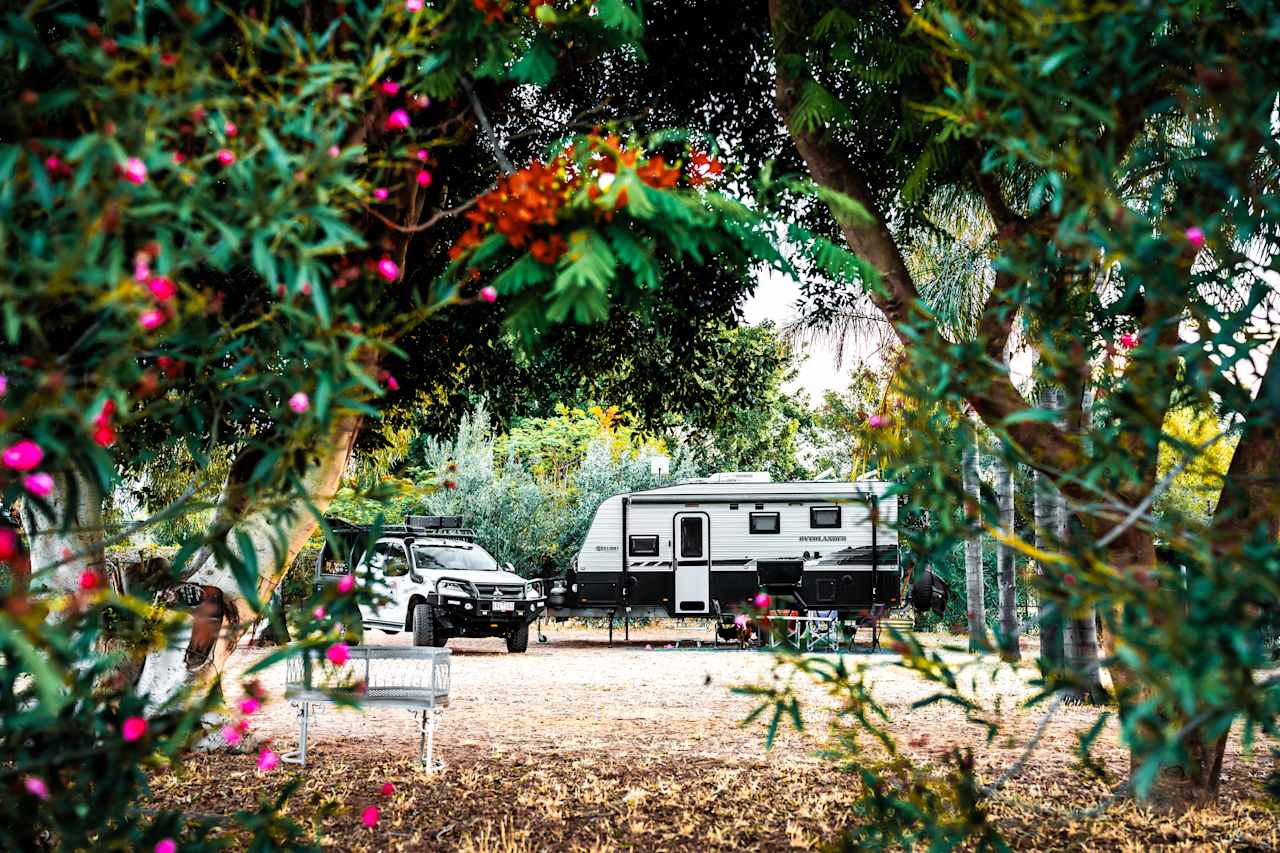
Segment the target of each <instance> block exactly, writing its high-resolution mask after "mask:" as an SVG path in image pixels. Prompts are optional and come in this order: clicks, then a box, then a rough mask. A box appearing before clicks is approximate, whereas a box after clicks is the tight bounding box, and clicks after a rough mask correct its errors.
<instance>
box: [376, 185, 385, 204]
mask: <svg viewBox="0 0 1280 853" xmlns="http://www.w3.org/2000/svg"><path fill="white" fill-rule="evenodd" d="M373 197H374V198H376V199H377V200H378V201H386V200H387V188H386V187H378V188H377V189H376V190H374V191H373Z"/></svg>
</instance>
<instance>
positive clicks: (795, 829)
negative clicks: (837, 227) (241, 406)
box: [152, 622, 1280, 850]
mask: <svg viewBox="0 0 1280 853" xmlns="http://www.w3.org/2000/svg"><path fill="white" fill-rule="evenodd" d="M547 634H548V637H549V640H550V642H549V643H547V644H537V643H534V642H532V641H531V643H530V646H529V651H528V653H526V654H523V655H513V654H508V653H507V652H506V651H505V648H504V647H503V644H502V641H501V640H466V639H462V640H453V641H451V642H450V644H449V646H450V648H451V649H452V650H453V656H452V681H453V683H452V690H451V699H450V706H449V709H448V711H447V712H446V713H445V715H444V718H443V724H442V726H441V728H440V729H439V733H438V741H437V749H438V754H439V755H440V756H442V757H443V758H444V760H445V761H446V762H447V764H448V767H447V769H446V770H445V771H444V772H443V773H440V774H437V775H434V776H432V775H427V774H426V773H424V772H423V771H421V770H420V769H418V768H417V766H416V756H417V746H418V737H417V732H416V729H415V726H414V723H413V720H412V719H411V717H410V715H409V713H408V712H406V711H399V710H379V711H368V712H361V711H350V710H343V711H339V710H333V709H328V708H326V709H325V710H324V711H322V713H321V714H320V715H319V716H318V718H316V719H315V721H314V722H313V724H312V728H311V745H310V748H309V754H308V767H307V769H306V770H305V771H300V772H301V774H302V777H303V780H304V781H303V786H302V789H301V790H300V791H299V792H298V794H296V795H295V798H294V800H293V801H292V803H293V804H292V806H291V813H292V815H293V816H294V817H295V818H297V819H299V820H303V821H309V822H312V823H314V825H315V828H316V831H317V832H318V834H319V836H320V838H321V841H322V843H324V844H325V845H326V846H328V847H331V848H333V849H354V850H388V849H392V850H434V849H459V850H604V849H635V850H713V849H715V850H727V849H771V850H772V849H788V848H800V849H812V848H821V847H826V846H828V845H830V844H832V843H837V842H838V841H839V835H840V829H841V827H843V826H845V825H846V824H847V822H848V821H849V819H850V818H849V816H848V804H849V803H850V802H851V800H852V799H853V797H854V792H855V790H856V786H857V783H856V780H855V779H854V778H853V777H851V776H850V775H848V774H846V773H844V772H842V771H840V770H839V769H837V768H836V767H834V766H833V765H831V764H830V763H828V762H826V761H824V760H823V759H821V758H820V757H819V756H818V755H817V754H816V753H817V751H818V750H819V749H820V748H821V747H822V746H823V745H824V743H825V742H826V740H827V736H828V731H827V723H828V721H829V719H830V716H829V710H828V709H829V708H830V707H831V704H832V703H831V701H830V699H828V698H827V697H825V696H824V695H823V694H822V693H821V691H820V690H819V689H818V688H816V687H815V686H813V685H811V684H803V683H800V692H801V696H802V704H801V706H802V709H803V710H804V712H805V720H806V723H807V725H806V730H805V732H804V733H797V732H795V731H794V730H792V729H791V728H788V727H784V729H783V730H782V732H781V734H780V736H779V738H778V741H777V742H776V743H775V745H774V748H773V749H772V750H766V749H765V745H764V723H763V722H762V721H758V722H757V723H754V724H752V725H750V726H745V727H744V726H743V725H742V721H743V719H744V718H745V717H746V716H747V715H748V714H749V713H750V711H751V709H752V708H753V707H754V701H753V699H752V698H751V697H747V696H742V695H738V694H735V693H732V692H731V690H730V688H731V687H733V686H738V685H748V684H764V683H766V682H768V681H769V679H771V678H772V677H773V676H774V672H773V667H774V661H775V659H774V656H773V655H770V654H768V653H764V652H759V651H749V650H748V651H741V650H736V649H735V650H725V649H723V648H722V649H719V650H713V649H712V648H710V646H711V634H710V633H709V628H708V627H707V626H705V625H702V624H700V623H692V622H691V623H687V624H680V623H670V624H663V625H659V626H655V627H650V628H645V629H633V630H632V632H631V642H630V643H629V644H622V643H616V644H615V645H614V647H612V648H610V647H608V646H607V643H606V634H605V632H604V631H603V630H590V629H584V628H568V627H554V626H552V627H548V629H547ZM618 638H620V632H619V635H618ZM367 639H368V641H369V642H372V643H376V644H379V645H381V644H388V645H408V644H409V643H410V640H409V637H408V635H405V634H400V635H397V636H393V637H392V636H384V635H381V634H378V633H374V634H372V635H371V636H370V637H368V638H367ZM949 639H950V638H941V637H940V638H938V640H937V641H938V642H939V643H941V642H945V641H949ZM676 640H682V641H684V642H682V643H681V647H680V648H677V649H669V648H665V646H666V644H668V643H672V642H674V641H676ZM698 641H701V642H702V643H703V648H697V647H696V646H693V644H694V643H696V642H698ZM690 646H693V647H690ZM863 651H864V652H865V648H864V649H863ZM1028 651H1032V650H1031V647H1030V646H1028ZM263 654H266V652H264V651H262V650H258V649H248V648H246V649H243V650H241V652H239V653H238V654H237V655H236V657H235V658H234V659H233V663H232V666H231V668H230V671H229V672H228V678H227V679H226V681H225V683H226V685H227V688H228V696H229V698H231V699H233V700H234V699H235V698H236V694H235V689H236V688H235V686H234V685H235V684H236V683H237V682H238V681H239V676H240V673H241V672H243V670H244V669H245V668H247V667H248V666H250V665H251V664H252V663H253V662H254V661H256V660H258V659H259V658H260V657H261V656H262V655H263ZM1030 656H1034V652H1033V651H1032V654H1031V655H1030ZM846 657H847V660H849V661H850V662H853V663H866V664H867V665H869V666H870V668H871V671H872V675H871V680H872V682H873V684H874V690H875V694H876V696H877V697H878V698H879V700H880V701H881V702H882V703H883V704H885V705H886V706H887V707H888V709H889V710H890V712H891V713H892V714H893V716H894V719H895V730H896V731H897V733H898V734H899V735H900V740H901V741H902V742H903V744H904V745H906V744H909V746H907V747H906V748H907V749H908V751H909V752H911V753H912V754H913V756H914V757H917V758H921V759H929V758H931V757H934V756H937V755H940V754H942V753H943V752H945V751H946V750H948V749H949V748H950V747H951V746H953V745H956V744H969V745H973V746H974V748H975V752H976V754H977V756H978V759H979V760H978V765H979V767H980V768H981V772H982V775H983V776H984V777H985V778H987V779H993V778H995V777H997V776H999V775H1000V773H1001V772H1002V771H1003V770H1004V769H1005V768H1006V767H1007V766H1008V765H1009V764H1010V763H1011V762H1013V761H1014V760H1016V759H1017V757H1018V756H1019V755H1020V754H1021V753H1022V750H1023V746H1024V744H1025V743H1026V742H1027V741H1028V739H1029V738H1030V737H1031V735H1032V733H1033V732H1034V730H1035V729H1036V726H1037V725H1038V723H1039V722H1040V718H1041V716H1042V711H1040V710H1030V711H1027V710H1022V709H1020V708H1019V707H1018V706H1019V704H1020V700H1021V699H1023V698H1025V697H1026V696H1028V695H1030V693H1031V689H1030V688H1029V687H1028V686H1027V685H1026V683H1025V678H1026V677H1029V674H1030V673H1029V670H1027V669H1024V670H1021V671H1019V672H1012V671H1010V670H1009V668H1007V667H1001V668H999V669H997V667H995V666H994V665H993V664H982V665H979V666H977V667H975V668H974V670H973V673H972V677H971V678H970V679H969V683H968V684H967V685H966V686H967V688H968V689H970V690H972V691H974V693H975V695H977V696H980V697H983V698H984V699H985V701H986V703H988V705H989V706H991V707H993V708H994V709H995V710H996V712H997V714H998V716H999V717H1000V719H1001V720H1002V723H1003V724H1004V726H1005V731H1006V732H1007V733H1008V734H1005V735H1002V736H1001V737H1000V738H997V739H996V741H994V742H993V743H991V744H989V745H988V744H984V742H983V741H984V738H983V735H982V733H981V732H980V731H978V730H976V729H975V728H974V727H973V726H971V725H969V724H968V723H966V722H965V720H964V716H963V714H962V713H961V712H960V711H959V710H958V709H956V708H955V707H954V706H951V705H948V704H946V703H936V704H933V705H930V706H927V707H925V708H921V709H916V710H913V709H912V708H911V704H912V703H913V702H916V701H917V700H919V699H921V698H924V697H926V696H927V695H929V693H930V692H931V690H930V688H929V687H928V686H927V685H926V684H924V683H923V682H921V681H920V680H919V679H918V678H916V677H915V676H913V675H911V674H910V673H906V672H904V671H902V670H900V669H899V668H897V667H895V666H893V663H894V661H895V660H896V656H895V655H892V654H875V655H870V654H866V653H854V654H852V655H847V656H846ZM960 657H963V656H962V655H959V654H958V653H957V658H960ZM261 681H262V684H263V685H264V686H265V687H266V688H267V690H268V692H269V694H270V695H271V696H274V697H276V701H273V702H270V703H269V704H268V705H267V706H266V707H265V708H264V709H263V710H262V711H260V712H259V713H258V714H255V715H254V718H253V722H254V730H255V731H256V732H258V733H260V734H261V735H264V736H266V737H268V738H270V739H271V745H272V748H273V749H275V750H277V751H278V752H284V751H286V750H289V749H293V748H294V745H295V743H296V739H297V724H296V718H295V716H294V710H293V709H292V708H291V707H290V706H289V705H288V703H286V702H284V701H283V700H282V699H281V698H279V697H282V696H283V689H284V667H283V666H277V667H274V668H272V669H271V670H269V671H267V672H266V673H265V676H264V677H262V679H261ZM997 696H1001V697H1003V698H1002V699H1001V700H999V702H997V701H996V699H995V697H997ZM1098 713H1099V711H1098V709H1090V708H1081V707H1065V706H1064V707H1062V708H1061V709H1060V710H1059V711H1058V712H1057V713H1056V714H1055V716H1054V718H1053V720H1052V721H1051V722H1050V723H1049V725H1048V727H1047V729H1046V732H1045V737H1044V739H1043V741H1042V744H1041V746H1040V748H1039V749H1038V750H1037V751H1036V752H1035V753H1034V754H1033V755H1032V757H1031V759H1030V760H1029V761H1028V763H1027V766H1026V767H1025V768H1024V770H1023V772H1021V773H1020V774H1019V775H1018V776H1017V778H1016V779H1014V780H1013V781H1011V782H1010V783H1009V784H1008V785H1007V786H1006V787H1005V788H1004V789H1003V790H1002V791H1001V793H1000V795H999V796H998V798H997V799H996V801H995V803H994V804H993V806H992V809H991V814H992V819H993V820H995V821H996V822H997V824H998V826H999V827H1000V829H1001V831H1002V832H1003V833H1004V834H1005V836H1006V837H1007V838H1008V839H1009V840H1010V842H1011V843H1012V844H1013V845H1014V846H1016V847H1019V848H1023V849H1049V848H1056V849H1096V850H1117V849H1132V850H1138V849H1153V848H1154V849H1224V850H1226V849H1231V850H1237V849H1263V850H1272V849H1280V810H1277V807H1276V804H1275V803H1273V802H1270V801H1267V800H1266V799H1265V798H1264V797H1263V796H1262V795H1261V793H1260V789H1259V781H1260V780H1261V779H1262V778H1263V777H1265V776H1266V774H1267V773H1268V772H1269V770H1270V765H1271V760H1272V759H1271V758H1270V756H1269V754H1268V750H1267V748H1266V746H1265V745H1263V746H1261V747H1259V748H1255V750H1254V752H1253V753H1252V754H1245V753H1243V752H1242V750H1241V744H1240V742H1239V738H1238V737H1236V738H1233V740H1232V743H1231V745H1230V747H1229V749H1228V753H1227V758H1226V764H1225V768H1226V769H1225V772H1224V795H1223V797H1222V800H1221V803H1220V805H1219V806H1217V807H1215V808H1214V809H1210V810H1201V811H1198V812H1196V813H1195V814H1193V815H1179V816H1175V817H1156V816H1151V815H1146V814H1143V813H1141V812H1139V811H1137V810H1136V809H1134V808H1133V807H1132V806H1131V805H1129V804H1127V803H1120V804H1118V805H1116V806H1113V807H1111V808H1110V809H1108V810H1107V811H1106V812H1105V814H1104V815H1103V816H1102V817H1101V818H1098V819H1094V820H1085V819H1079V817H1078V815H1077V814H1076V813H1075V811H1074V810H1080V809H1085V808H1088V807H1090V806H1092V805H1094V804H1096V803H1097V802H1099V801H1100V800H1102V799H1103V798H1104V796H1105V795H1106V786H1105V785H1103V784H1101V783H1097V782H1094V783H1089V782H1085V781H1083V780H1082V777H1081V776H1080V774H1079V773H1078V772H1077V770H1076V769H1075V767H1074V758H1073V754H1072V751H1071V746H1072V744H1073V738H1074V736H1075V735H1076V734H1077V733H1078V732H1081V731H1084V730H1086V729H1087V728H1088V727H1089V726H1091V725H1092V724H1093V723H1094V722H1095V720H1096V719H1097V715H1098ZM1116 738H1117V732H1116V726H1115V723H1114V722H1112V723H1110V724H1109V725H1108V727H1107V729H1106V730H1105V732H1104V733H1103V735H1102V736H1101V738H1100V748H1099V750H1098V754H1099V755H1100V756H1101V757H1103V759H1104V760H1105V763H1106V765H1107V768H1108V770H1109V771H1111V772H1112V773H1113V774H1115V776H1116V777H1117V778H1123V774H1124V772H1125V770H1126V768H1127V757H1126V755H1125V754H1124V753H1123V752H1122V751H1121V750H1120V748H1119V747H1118V746H1117V742H1116ZM295 772H299V771H297V770H296V768H294V767H292V766H288V765H281V767H280V768H279V769H277V770H275V771H273V772H272V773H270V774H261V773H259V772H258V771H257V770H256V768H255V760H254V757H253V756H246V755H231V754H222V753H218V754H211V755H198V756H195V757H193V758H192V759H190V760H189V761H187V762H186V763H184V764H183V765H182V766H181V767H179V768H177V769H175V770H172V771H164V772H161V773H158V774H157V775H156V776H155V777H154V778H153V783H152V784H153V791H154V800H155V803H156V805H162V806H166V807H172V806H182V807H186V808H192V809H199V810H209V809H212V810H214V811H215V813H216V812H224V813H229V812H231V811H233V810H234V809H236V808H243V807H245V806H246V805H248V804H249V803H250V802H251V801H250V800H249V799H247V798H246V791H253V792H255V793H257V794H258V795H259V796H265V795H267V794H269V793H271V792H272V791H275V790H276V789H278V787H279V786H280V785H281V784H283V783H284V781H285V780H287V779H288V778H289V777H290V776H291V775H292V774H293V773H295ZM209 778H218V779H219V780H221V782H222V784H219V786H218V789H217V792H216V793H215V794H214V798H213V800H212V801H210V799H209V798H208V796H207V795H205V794H204V793H203V792H202V788H203V785H202V784H200V782H199V780H207V779H209ZM388 781H389V782H392V783H393V784H394V785H395V786H396V793H395V794H394V795H392V796H390V797H385V796H383V795H382V794H381V793H380V788H381V786H382V785H383V783H385V782H388ZM370 804H374V805H378V806H379V808H380V809H381V812H382V815H381V819H380V821H379V822H378V824H377V825H376V826H375V827H373V828H367V827H365V826H364V825H362V824H361V822H360V817H359V816H360V812H361V811H362V810H363V809H364V808H365V807H366V806H368V805H370Z"/></svg>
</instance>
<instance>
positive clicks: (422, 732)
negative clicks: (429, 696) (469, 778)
mask: <svg viewBox="0 0 1280 853" xmlns="http://www.w3.org/2000/svg"><path fill="white" fill-rule="evenodd" d="M443 714H444V709H443V708H429V709H424V710H423V711H422V716H421V718H420V722H419V729H418V731H419V736H418V762H419V763H420V764H422V766H423V767H425V768H426V771H427V772H428V773H436V772H439V771H441V770H444V768H445V764H444V759H440V758H436V757H435V746H436V726H437V725H438V724H439V722H440V717H441V715H443Z"/></svg>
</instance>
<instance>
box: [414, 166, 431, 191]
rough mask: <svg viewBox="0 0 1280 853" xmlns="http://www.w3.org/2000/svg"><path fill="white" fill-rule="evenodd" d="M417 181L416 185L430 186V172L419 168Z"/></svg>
mask: <svg viewBox="0 0 1280 853" xmlns="http://www.w3.org/2000/svg"><path fill="white" fill-rule="evenodd" d="M417 181H418V186H420V187H429V186H431V173H430V172H429V171H427V170H426V169H419V170H418V177H417Z"/></svg>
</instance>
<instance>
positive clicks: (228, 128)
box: [222, 121, 240, 136]
mask: <svg viewBox="0 0 1280 853" xmlns="http://www.w3.org/2000/svg"><path fill="white" fill-rule="evenodd" d="M222 131H223V133H225V134H226V135H227V136H235V135H236V134H237V133H239V132H240V128H238V127H236V123H235V122H234V121H229V122H227V123H226V124H224V125H223V126H222Z"/></svg>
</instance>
